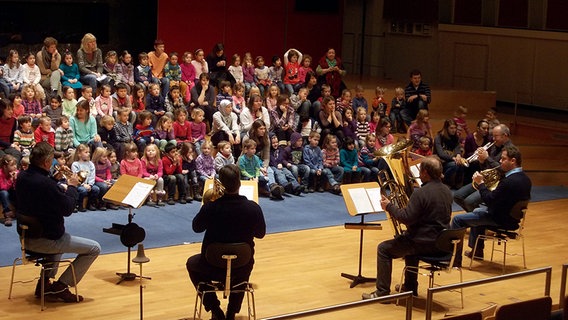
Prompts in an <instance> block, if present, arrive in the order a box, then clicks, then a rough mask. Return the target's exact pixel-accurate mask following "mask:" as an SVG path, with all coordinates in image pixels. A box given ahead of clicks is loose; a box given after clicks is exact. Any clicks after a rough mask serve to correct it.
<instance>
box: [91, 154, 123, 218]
mask: <svg viewBox="0 0 568 320" xmlns="http://www.w3.org/2000/svg"><path fill="white" fill-rule="evenodd" d="M92 161H93V164H94V165H95V185H96V186H97V187H99V190H100V192H99V197H100V201H99V206H98V207H99V210H101V211H106V209H107V208H109V209H112V210H118V206H115V205H114V204H112V203H110V202H106V201H104V200H102V198H103V197H104V195H105V194H106V193H107V191H108V189H110V187H112V185H113V184H114V181H115V180H113V179H112V174H111V172H110V167H111V164H110V161H109V160H108V153H107V150H106V149H105V148H102V147H98V148H95V151H94V152H93V158H92Z"/></svg>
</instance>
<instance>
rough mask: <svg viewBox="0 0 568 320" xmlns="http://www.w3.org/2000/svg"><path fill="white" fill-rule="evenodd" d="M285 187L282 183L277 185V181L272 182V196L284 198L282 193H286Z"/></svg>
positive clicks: (279, 198) (278, 198)
mask: <svg viewBox="0 0 568 320" xmlns="http://www.w3.org/2000/svg"><path fill="white" fill-rule="evenodd" d="M284 192H285V191H284V187H282V186H281V185H277V184H276V183H274V184H272V185H271V186H270V197H271V198H274V199H277V200H283V199H284V198H283V197H282V194H283V193H284Z"/></svg>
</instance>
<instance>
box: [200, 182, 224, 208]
mask: <svg viewBox="0 0 568 320" xmlns="http://www.w3.org/2000/svg"><path fill="white" fill-rule="evenodd" d="M224 193H225V187H223V184H222V183H221V181H219V180H218V179H213V187H212V188H210V189H208V190H206V191H205V192H204V193H203V204H206V203H209V202H212V201H215V200H217V199H219V198H221V197H222V196H223V194H224Z"/></svg>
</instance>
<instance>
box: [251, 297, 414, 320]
mask: <svg viewBox="0 0 568 320" xmlns="http://www.w3.org/2000/svg"><path fill="white" fill-rule="evenodd" d="M394 299H404V300H406V320H411V319H412V292H411V291H408V292H403V293H396V294H391V295H388V296H384V297H379V298H374V299H368V300H360V301H354V302H347V303H342V304H336V305H333V306H327V307H322V308H316V309H310V310H305V311H298V312H293V313H287V314H282V315H277V316H272V317H267V318H262V319H261V320H283V319H298V318H303V317H310V316H314V315H317V314H322V313H328V312H334V311H338V310H342V309H348V308H354V307H359V306H362V305H367V304H372V303H376V302H382V301H389V300H394Z"/></svg>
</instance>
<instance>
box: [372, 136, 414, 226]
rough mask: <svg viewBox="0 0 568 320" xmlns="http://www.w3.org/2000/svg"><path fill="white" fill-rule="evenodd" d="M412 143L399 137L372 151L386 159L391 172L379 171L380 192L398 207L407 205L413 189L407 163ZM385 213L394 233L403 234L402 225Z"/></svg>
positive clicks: (412, 181) (412, 180)
mask: <svg viewBox="0 0 568 320" xmlns="http://www.w3.org/2000/svg"><path fill="white" fill-rule="evenodd" d="M412 144H413V143H412V141H410V140H406V139H404V138H401V139H399V140H398V141H397V142H396V143H393V144H390V145H388V146H384V147H382V148H380V149H379V150H377V151H375V153H374V154H375V156H379V157H382V158H383V159H384V160H385V161H386V163H387V164H388V166H389V168H390V172H391V174H389V172H388V170H381V171H380V172H379V175H378V178H379V185H380V187H381V193H382V194H383V195H384V196H385V197H387V198H388V199H389V200H390V201H391V202H392V203H394V204H395V205H396V206H397V207H399V208H405V207H406V206H407V205H408V200H409V195H410V194H412V190H413V189H414V179H413V178H412V173H411V172H410V166H409V164H408V148H409V147H410V146H412ZM391 175H392V177H391ZM387 189H388V190H389V192H388V193H387ZM385 213H386V216H387V219H388V220H389V221H390V223H391V225H392V226H393V232H394V235H395V236H399V235H401V234H403V233H404V231H405V228H404V226H403V225H402V224H401V223H400V222H398V221H397V220H396V219H393V218H392V216H391V215H390V213H389V212H388V211H386V210H385Z"/></svg>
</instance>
